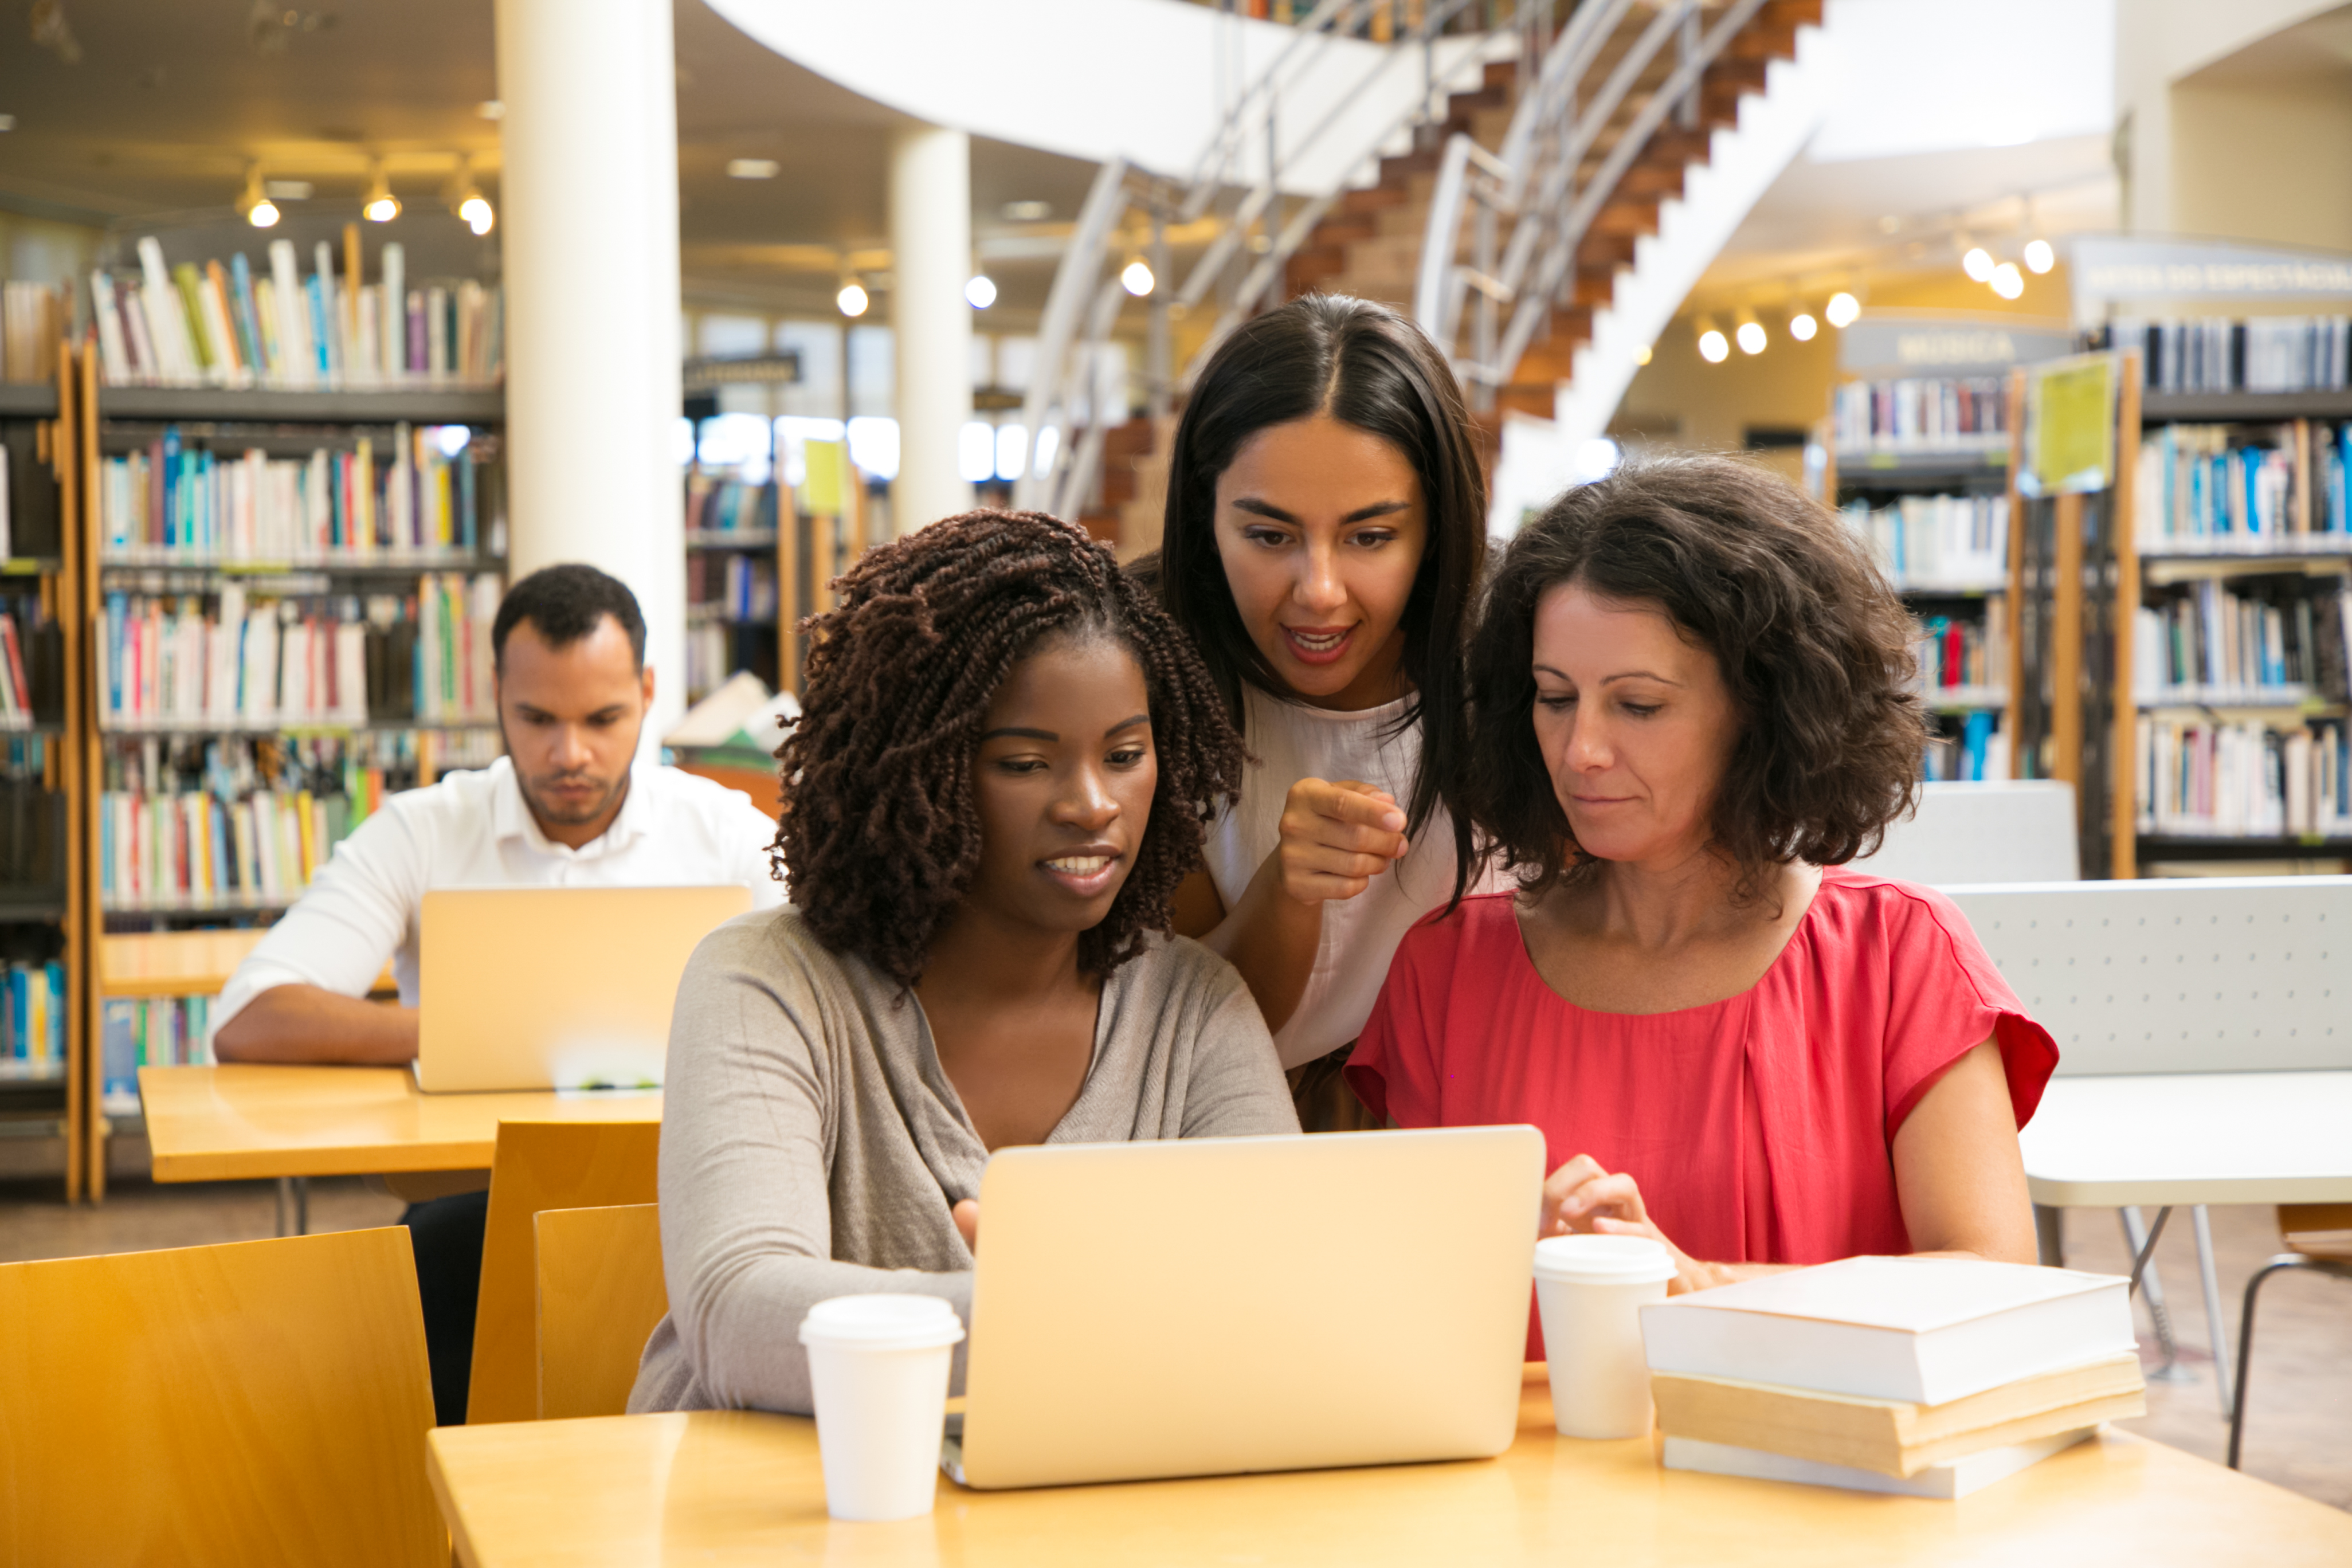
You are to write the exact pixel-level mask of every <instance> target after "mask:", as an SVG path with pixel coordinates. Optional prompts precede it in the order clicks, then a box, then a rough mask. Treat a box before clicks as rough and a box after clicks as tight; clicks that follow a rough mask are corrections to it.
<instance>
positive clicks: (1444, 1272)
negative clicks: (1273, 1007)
mask: <svg viewBox="0 0 2352 1568" xmlns="http://www.w3.org/2000/svg"><path fill="white" fill-rule="evenodd" d="M1543 1163H1544V1142H1543V1135H1542V1134H1541V1133H1539V1132H1538V1131H1536V1130H1535V1129H1534V1128H1532V1127H1468V1128H1449V1129H1444V1130H1439V1131H1421V1132H1350V1133H1322V1134H1318V1135H1316V1136H1314V1137H1276V1138H1213V1139H1194V1140H1189V1141H1182V1142H1153V1143H1112V1144H1070V1145H1065V1146H1061V1147H1054V1146H1045V1147H1034V1148H1023V1149H1008V1150H1005V1151H1003V1152H1001V1153H998V1154H996V1155H995V1156H993V1157H992V1158H991V1159H990V1161H989V1163H988V1169H987V1172H986V1173H985V1174H984V1175H983V1176H982V1180H981V1189H980V1212H981V1246H980V1259H979V1271H978V1274H977V1276H976V1278H975V1279H974V1280H973V1283H972V1313H971V1352H970V1362H969V1367H968V1372H967V1375H966V1378H965V1384H964V1387H965V1394H966V1398H965V1402H964V1414H963V1417H962V1421H961V1427H960V1429H956V1428H953V1427H952V1426H951V1435H950V1438H949V1441H948V1447H947V1450H946V1452H945V1454H944V1455H943V1457H942V1462H943V1464H944V1466H945V1468H947V1471H948V1473H949V1474H950V1476H952V1477H953V1478H954V1479H957V1480H959V1481H961V1482H963V1483H964V1484H965V1485H967V1486H971V1487H982V1488H992V1487H1025V1486H1053V1485H1059V1484H1062V1483H1066V1482H1074V1481H1113V1480H1137V1479H1155V1478H1161V1477H1171V1476H1199V1475H1220V1474H1231V1473H1236V1472H1241V1471H1248V1470H1291V1469H1309V1468H1321V1467H1326V1466H1337V1465H1379V1464H1390V1463H1394V1462H1398V1461H1402V1460H1411V1459H1459V1458H1484V1457H1486V1456H1490V1455H1494V1454H1499V1453H1501V1452H1502V1451H1503V1450H1504V1449H1505V1448H1507V1447H1510V1444H1511V1439H1512V1436H1513V1435H1514V1434H1515V1432H1516V1430H1517V1425H1518V1412H1519V1375H1520V1367H1521V1363H1522V1361H1523V1358H1524V1357H1525V1355H1526V1353H1527V1352H1526V1346H1527V1337H1528V1299H1529V1298H1528V1289H1529V1279H1530V1273H1531V1269H1532V1265H1533V1259H1534V1254H1535V1235H1536V1209H1537V1204H1538V1198H1539V1196H1540V1194H1541V1190H1542V1185H1543V1175H1544V1172H1543Z"/></svg>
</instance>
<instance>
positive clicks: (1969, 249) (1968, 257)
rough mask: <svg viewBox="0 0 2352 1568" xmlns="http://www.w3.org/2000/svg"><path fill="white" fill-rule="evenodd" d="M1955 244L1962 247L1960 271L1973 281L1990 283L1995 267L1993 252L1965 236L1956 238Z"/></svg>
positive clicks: (1954, 239) (1954, 238)
mask: <svg viewBox="0 0 2352 1568" xmlns="http://www.w3.org/2000/svg"><path fill="white" fill-rule="evenodd" d="M1953 243H1954V244H1956V245H1958V247H1960V270H1961V271H1963V272H1965V273H1967V274H1968V275H1969V279H1970V280H1971V281H1974V282H1978V283H1989V282H1990V281H1991V280H1992V267H1993V261H1992V252H1991V251H1990V250H1987V249H1986V248H1985V247H1983V246H1981V245H1978V244H1976V243H1974V242H1973V241H1971V240H1970V239H1969V237H1968V236H1967V235H1965V234H1962V235H1957V236H1955V237H1953Z"/></svg>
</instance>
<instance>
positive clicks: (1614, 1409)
mask: <svg viewBox="0 0 2352 1568" xmlns="http://www.w3.org/2000/svg"><path fill="white" fill-rule="evenodd" d="M1674 1277H1675V1261H1674V1256H1673V1254H1671V1253H1669V1252H1668V1251H1667V1250H1666V1249H1665V1247H1664V1246H1662V1245H1660V1244H1659V1243H1657V1242H1655V1241H1653V1240H1651V1239H1650V1238H1649V1237H1646V1236H1553V1237H1545V1238H1544V1239H1543V1240H1541V1241H1538V1242H1537V1243H1536V1305H1537V1310H1538V1311H1539V1312H1540V1313H1541V1314H1542V1316H1543V1336H1544V1360H1545V1362H1546V1363H1548V1364H1549V1367H1550V1369H1551V1409H1552V1424H1553V1425H1554V1426H1557V1427H1558V1428H1559V1432H1560V1435H1561V1436H1566V1437H1643V1436H1648V1435H1649V1431H1650V1418H1651V1409H1650V1363H1649V1359H1648V1357H1647V1356H1645V1355H1644V1354H1643V1350H1642V1317H1641V1313H1642V1304H1643V1302H1645V1301H1663V1300H1665V1299H1666V1283H1667V1281H1669V1280H1671V1279H1673V1278H1674Z"/></svg>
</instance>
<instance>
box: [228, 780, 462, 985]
mask: <svg viewBox="0 0 2352 1568" xmlns="http://www.w3.org/2000/svg"><path fill="white" fill-rule="evenodd" d="M429 830H430V829H429V823H428V821H427V819H426V814H425V813H424V812H421V811H415V810H404V809H402V808H401V806H399V805H397V804H395V805H388V806H386V807H385V808H384V809H383V810H382V811H379V812H377V813H376V814H375V815H374V816H371V817H369V818H368V819H367V820H366V821H365V822H362V823H361V824H360V825H359V826H358V827H357V828H356V829H354V830H353V831H352V835H351V837H348V838H346V839H344V840H343V841H342V842H341V844H338V845H337V846H335V852H334V854H333V855H331V856H330V857H329V858H328V860H327V863H326V864H325V865H324V866H321V867H320V868H319V872H318V875H317V876H316V877H314V878H313V879H311V882H310V889H309V890H308V891H307V892H305V893H304V894H303V895H302V897H301V898H300V899H299V900H297V901H296V902H295V905H294V907H293V908H292V909H290V910H287V911H286V913H285V914H284V915H282V916H280V917H279V918H278V923H277V924H276V925H273V926H271V927H270V928H269V931H268V935H266V936H264V937H263V938H262V939H261V941H260V942H259V943H258V944H257V946H256V947H255V948H254V950H253V951H252V952H249V953H247V955H246V959H245V962H244V963H240V964H238V965H237V966H236V973H234V974H232V975H230V976H229V982H228V984H226V986H224V987H222V989H221V994H220V1001H219V1003H218V1005H215V1008H214V1010H213V1026H214V1027H215V1028H217V1027H219V1026H221V1025H223V1024H226V1023H227V1022H228V1021H229V1020H230V1019H231V1018H234V1017H236V1016H237V1015H238V1014H239V1013H242V1012H243V1011H245V1009H246V1008H247V1006H249V1005H251V1004H252V1002H253V999H254V998H255V997H256V996H258V995H260V994H262V993H263V992H264V991H268V990H269V989H271V988H272V987H273V986H278V985H316V986H318V987H320V989H321V990H326V991H333V992H336V993H338V994H341V995H345V996H364V995H366V994H367V993H368V988H369V987H370V986H371V985H373V984H374V983H375V977H376V976H377V975H379V974H381V973H383V966H384V965H385V963H389V962H390V961H391V959H392V956H393V954H394V952H396V951H397V950H398V949H399V947H400V944H401V942H402V940H403V939H404V938H405V937H406V935H407V934H408V922H409V917H410V911H411V910H415V909H417V908H418V907H419V906H420V905H421V904H422V903H423V901H424V899H425V877H426V868H427V867H428V866H429V864H430V855H431V846H430V845H429V844H428V843H427V842H426V841H425V840H426V836H427V834H428V832H429Z"/></svg>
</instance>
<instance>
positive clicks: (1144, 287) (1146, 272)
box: [1118, 256, 1159, 300]
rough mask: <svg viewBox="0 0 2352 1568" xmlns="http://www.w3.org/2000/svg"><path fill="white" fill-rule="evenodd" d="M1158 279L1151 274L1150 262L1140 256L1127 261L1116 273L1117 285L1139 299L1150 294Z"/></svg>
mask: <svg viewBox="0 0 2352 1568" xmlns="http://www.w3.org/2000/svg"><path fill="white" fill-rule="evenodd" d="M1158 281H1159V279H1156V278H1154V277H1152V276H1151V267H1150V263H1148V262H1146V261H1145V260H1144V259H1143V258H1141V257H1140V256H1139V257H1137V258H1134V259H1133V260H1131V261H1129V263H1128V264H1127V266H1126V267H1125V268H1123V269H1122V270H1121V271H1120V272H1119V275H1118V286H1119V287H1120V288H1122V289H1126V290H1127V291H1128V292H1129V293H1130V294H1132V295H1134V296H1135V297H1136V298H1137V299H1139V300H1140V299H1142V298H1144V297H1145V296H1146V295H1148V294H1150V292H1151V289H1152V287H1153V285H1154V284H1156V283H1157V282H1158Z"/></svg>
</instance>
